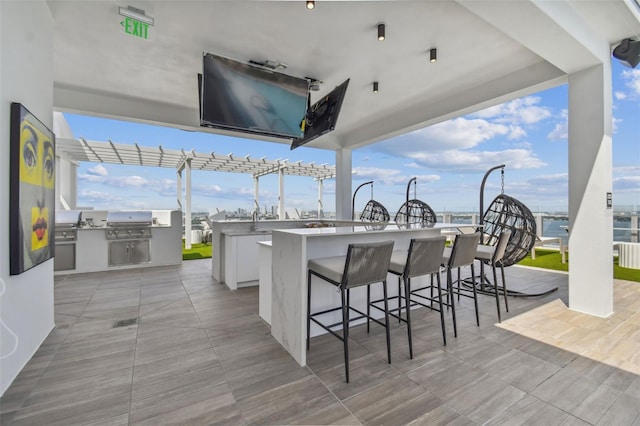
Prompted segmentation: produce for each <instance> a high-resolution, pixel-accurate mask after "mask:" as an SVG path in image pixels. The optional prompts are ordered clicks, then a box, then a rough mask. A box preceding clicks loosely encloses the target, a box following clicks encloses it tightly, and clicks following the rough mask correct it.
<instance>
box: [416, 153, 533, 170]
mask: <svg viewBox="0 0 640 426" xmlns="http://www.w3.org/2000/svg"><path fill="white" fill-rule="evenodd" d="M412 158H413V159H414V160H415V162H416V163H418V164H420V165H422V166H425V167H429V168H432V169H435V170H448V171H461V172H468V171H484V170H487V169H488V168H490V167H492V166H495V165H496V164H500V163H504V164H506V165H507V167H509V168H513V169H531V168H539V167H543V166H545V165H546V163H545V162H544V161H542V160H540V159H539V158H538V157H536V155H535V154H534V153H533V152H532V151H531V150H530V149H507V150H504V151H476V152H472V151H444V152H438V153H416V154H413V155H412Z"/></svg>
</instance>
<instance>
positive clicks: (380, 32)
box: [378, 24, 384, 41]
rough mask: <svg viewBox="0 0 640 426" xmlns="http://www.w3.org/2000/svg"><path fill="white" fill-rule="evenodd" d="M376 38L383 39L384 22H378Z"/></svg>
mask: <svg viewBox="0 0 640 426" xmlns="http://www.w3.org/2000/svg"><path fill="white" fill-rule="evenodd" d="M378 40H380V41H382V40H384V24H378Z"/></svg>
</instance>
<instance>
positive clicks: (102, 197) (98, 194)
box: [78, 190, 122, 202]
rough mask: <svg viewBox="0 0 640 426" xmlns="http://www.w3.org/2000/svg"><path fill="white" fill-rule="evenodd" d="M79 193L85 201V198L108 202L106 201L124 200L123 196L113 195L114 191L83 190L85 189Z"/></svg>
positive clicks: (91, 200)
mask: <svg viewBox="0 0 640 426" xmlns="http://www.w3.org/2000/svg"><path fill="white" fill-rule="evenodd" d="M78 195H79V197H80V198H81V199H82V200H83V202H84V201H85V200H86V201H90V202H96V201H99V202H106V201H120V200H122V197H121V196H116V195H113V193H111V192H102V191H89V190H83V191H80V194H78Z"/></svg>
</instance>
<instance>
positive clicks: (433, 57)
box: [429, 47, 438, 64]
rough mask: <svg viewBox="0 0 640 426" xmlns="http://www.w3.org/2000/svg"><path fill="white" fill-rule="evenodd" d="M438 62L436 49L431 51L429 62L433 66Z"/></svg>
mask: <svg viewBox="0 0 640 426" xmlns="http://www.w3.org/2000/svg"><path fill="white" fill-rule="evenodd" d="M437 60H438V51H437V50H436V48H435V47H434V48H433V49H431V50H430V51H429V62H431V63H432V64H433V63H434V62H436V61H437Z"/></svg>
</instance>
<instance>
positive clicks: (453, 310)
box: [447, 268, 458, 337]
mask: <svg viewBox="0 0 640 426" xmlns="http://www.w3.org/2000/svg"><path fill="white" fill-rule="evenodd" d="M447 292H448V294H449V295H451V316H452V318H453V335H454V337H458V326H457V325H456V308H455V305H454V300H455V297H453V278H452V276H451V269H450V268H447ZM447 299H449V296H448V295H447Z"/></svg>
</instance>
